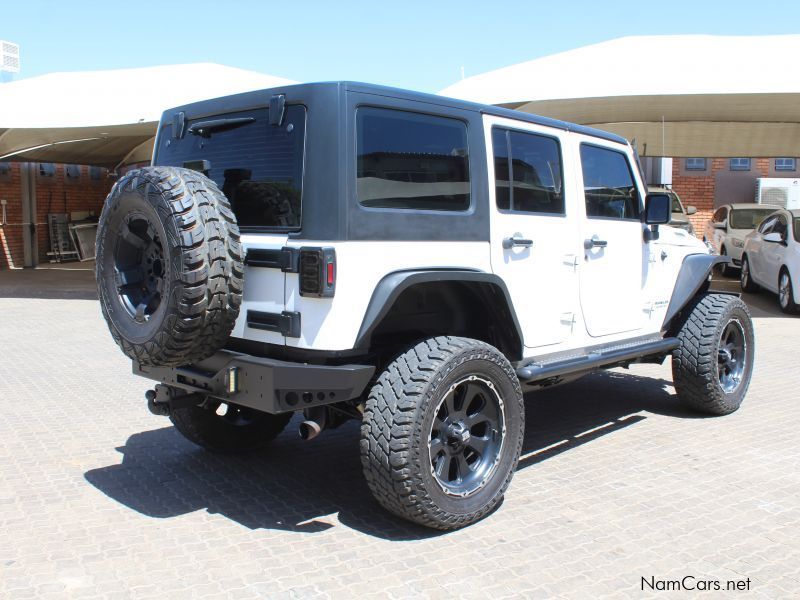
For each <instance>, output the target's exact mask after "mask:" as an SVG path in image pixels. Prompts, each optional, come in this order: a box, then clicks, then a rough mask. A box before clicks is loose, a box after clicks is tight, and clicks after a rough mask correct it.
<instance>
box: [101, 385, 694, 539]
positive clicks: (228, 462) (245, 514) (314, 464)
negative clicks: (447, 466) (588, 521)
mask: <svg viewBox="0 0 800 600" xmlns="http://www.w3.org/2000/svg"><path fill="white" fill-rule="evenodd" d="M143 408H144V407H143ZM526 412H527V414H526V420H527V425H526V433H525V440H524V445H523V450H522V451H523V458H522V460H521V461H520V466H519V469H525V468H527V467H529V466H531V465H534V464H536V463H538V462H541V461H544V460H547V459H549V458H552V457H553V456H556V455H558V454H562V453H564V452H567V451H568V450H570V449H572V448H575V447H577V446H579V445H582V444H586V443H590V442H592V441H593V440H596V439H597V438H599V437H602V436H605V435H610V434H613V433H614V432H615V431H617V430H619V429H621V428H624V427H630V426H635V424H636V423H638V422H640V421H642V420H644V419H646V418H647V414H642V413H643V412H644V413H651V414H662V415H669V416H673V417H681V418H694V417H696V415H695V414H693V413H691V412H688V411H685V410H684V409H682V408H680V406H679V405H678V404H677V401H676V399H675V397H674V395H673V394H672V393H671V383H670V382H667V381H665V380H663V379H649V378H643V377H638V376H636V375H630V374H627V373H619V372H605V373H598V374H595V375H591V376H588V377H585V378H583V379H581V380H579V381H576V382H573V383H571V384H567V385H564V386H561V387H558V388H553V389H550V390H544V391H540V392H536V393H533V394H528V395H527V396H526ZM297 423H298V420H297V419H295V420H294V421H293V422H292V423H290V424H289V426H288V427H287V430H286V431H285V432H284V433H283V434H282V435H281V436H280V437H279V438H278V439H277V440H276V441H275V442H274V443H273V445H272V446H271V447H270V448H269V449H268V450H267V451H265V452H262V453H259V454H254V455H249V456H231V455H215V454H210V453H207V452H205V451H202V450H200V449H197V448H196V447H194V446H193V445H192V444H190V443H189V442H187V441H186V440H184V439H183V438H182V437H181V436H180V435H179V434H178V433H177V432H176V431H175V430H174V429H173V428H172V427H163V428H160V429H154V430H151V431H145V432H142V433H137V434H134V435H132V436H131V437H130V438H128V441H127V443H126V444H125V446H123V447H120V448H117V450H118V451H119V452H120V453H121V454H122V461H121V463H120V464H114V465H110V466H107V467H102V468H99V469H94V470H91V471H88V472H87V473H85V477H86V479H87V481H88V482H89V483H91V484H92V485H93V486H94V487H96V488H97V489H98V490H100V491H101V492H103V493H104V494H106V495H107V496H109V497H110V498H112V499H114V500H115V501H117V502H119V503H121V504H123V505H125V506H127V507H129V508H131V509H132V510H135V511H137V512H139V513H141V514H143V515H146V516H148V517H153V518H171V517H176V516H179V515H184V514H187V513H190V512H194V511H197V510H207V511H208V512H209V513H212V514H220V515H223V516H225V517H226V518H228V519H231V520H233V521H235V522H237V523H239V524H241V525H243V526H245V527H248V528H250V529H261V528H267V529H278V530H284V531H296V532H304V533H316V532H321V531H325V530H326V529H329V528H331V527H333V526H334V524H332V523H330V522H329V521H331V520H332V519H331V518H330V517H329V516H330V515H336V516H337V518H338V521H339V522H340V523H341V524H343V525H345V526H347V527H351V528H353V529H355V530H358V531H361V532H363V533H366V534H368V535H373V536H377V537H381V538H384V539H391V540H418V539H424V538H429V537H434V536H437V535H441V534H442V533H441V532H437V531H434V530H430V529H427V528H423V527H419V526H416V525H414V524H411V523H408V522H406V521H403V520H401V519H399V518H396V517H394V516H392V515H390V514H389V513H387V512H385V511H384V510H383V509H382V508H381V507H380V506H379V505H378V504H377V502H375V501H374V500H373V499H372V497H371V495H370V493H369V489H368V488H367V485H366V483H365V482H364V479H363V477H362V475H361V464H360V459H359V452H358V424H357V423H356V422H349V423H347V424H345V425H344V426H342V427H340V428H339V429H336V430H332V431H327V432H325V433H324V434H323V435H322V436H320V437H319V438H317V439H316V440H314V441H312V442H303V441H301V440H300V439H298V436H297V433H296V427H297ZM512 493H513V486H512ZM333 523H335V520H333Z"/></svg>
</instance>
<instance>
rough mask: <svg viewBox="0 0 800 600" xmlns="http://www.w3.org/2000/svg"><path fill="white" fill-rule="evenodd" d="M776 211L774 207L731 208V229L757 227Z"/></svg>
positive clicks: (729, 222)
mask: <svg viewBox="0 0 800 600" xmlns="http://www.w3.org/2000/svg"><path fill="white" fill-rule="evenodd" d="M774 212H775V209H774V208H736V209H731V212H730V215H729V216H728V226H729V227H730V228H731V229H755V228H756V227H758V224H759V223H761V221H763V220H764V218H765V217H767V216H768V215H771V214H772V213H774Z"/></svg>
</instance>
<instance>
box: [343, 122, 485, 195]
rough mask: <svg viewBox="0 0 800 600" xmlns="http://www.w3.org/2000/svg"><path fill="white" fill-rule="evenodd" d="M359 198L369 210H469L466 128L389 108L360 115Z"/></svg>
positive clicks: (357, 173) (358, 124) (357, 149)
mask: <svg viewBox="0 0 800 600" xmlns="http://www.w3.org/2000/svg"><path fill="white" fill-rule="evenodd" d="M356 138H357V141H356V154H357V166H356V193H357V196H358V201H359V202H360V203H361V204H362V205H363V206H366V207H369V208H396V209H417V210H467V209H468V208H469V205H470V182H469V156H468V152H467V125H466V123H464V122H463V121H459V120H457V119H450V118H446V117H435V116H432V115H424V114H421V113H414V112H406V111H400V110H390V109H384V108H360V109H358V112H357V113H356Z"/></svg>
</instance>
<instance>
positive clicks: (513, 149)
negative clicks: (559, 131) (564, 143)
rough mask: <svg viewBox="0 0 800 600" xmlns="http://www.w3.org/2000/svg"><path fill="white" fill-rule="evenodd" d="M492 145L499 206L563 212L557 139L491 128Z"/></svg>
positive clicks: (539, 211) (544, 211) (517, 209)
mask: <svg viewBox="0 0 800 600" xmlns="http://www.w3.org/2000/svg"><path fill="white" fill-rule="evenodd" d="M492 145H493V150H494V164H495V192H496V194H497V207H498V208H499V209H501V210H503V209H509V208H510V209H511V210H515V211H523V212H535V213H545V214H558V215H563V214H564V194H563V189H562V168H561V151H560V147H559V143H558V140H556V139H554V138H551V137H547V136H543V135H538V134H535V133H525V132H522V131H511V130H506V129H498V128H495V129H494V130H493V131H492ZM509 182H510V184H509Z"/></svg>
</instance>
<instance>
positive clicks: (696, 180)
mask: <svg viewBox="0 0 800 600" xmlns="http://www.w3.org/2000/svg"><path fill="white" fill-rule="evenodd" d="M798 163H800V159H798V160H795V166H797V165H798ZM685 165H686V159H684V158H676V159H674V160H673V162H672V189H674V190H675V191H676V192H677V193H678V195H679V196H680V197H681V200H682V201H683V204H684V206H686V205H691V206H695V207H696V208H697V213H696V214H694V215H693V216H691V217H690V219H691V220H692V223H693V224H694V228H695V233H696V234H697V236H698V237H702V236H703V228H704V227H705V224H706V221H708V220H709V219H710V218H711V215H712V214H714V210H716V209H717V208H718V207H720V206H722V205H723V204H732V203H734V202H755V195H756V179H757V178H759V177H789V178H796V177H798V175H800V173H798V171H797V169H795V170H794V171H776V170H775V159H774V158H752V159H751V160H750V170H749V171H732V170H731V169H730V160H729V159H727V158H707V159H706V169H705V170H704V171H690V170H687V169H686V166H685Z"/></svg>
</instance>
